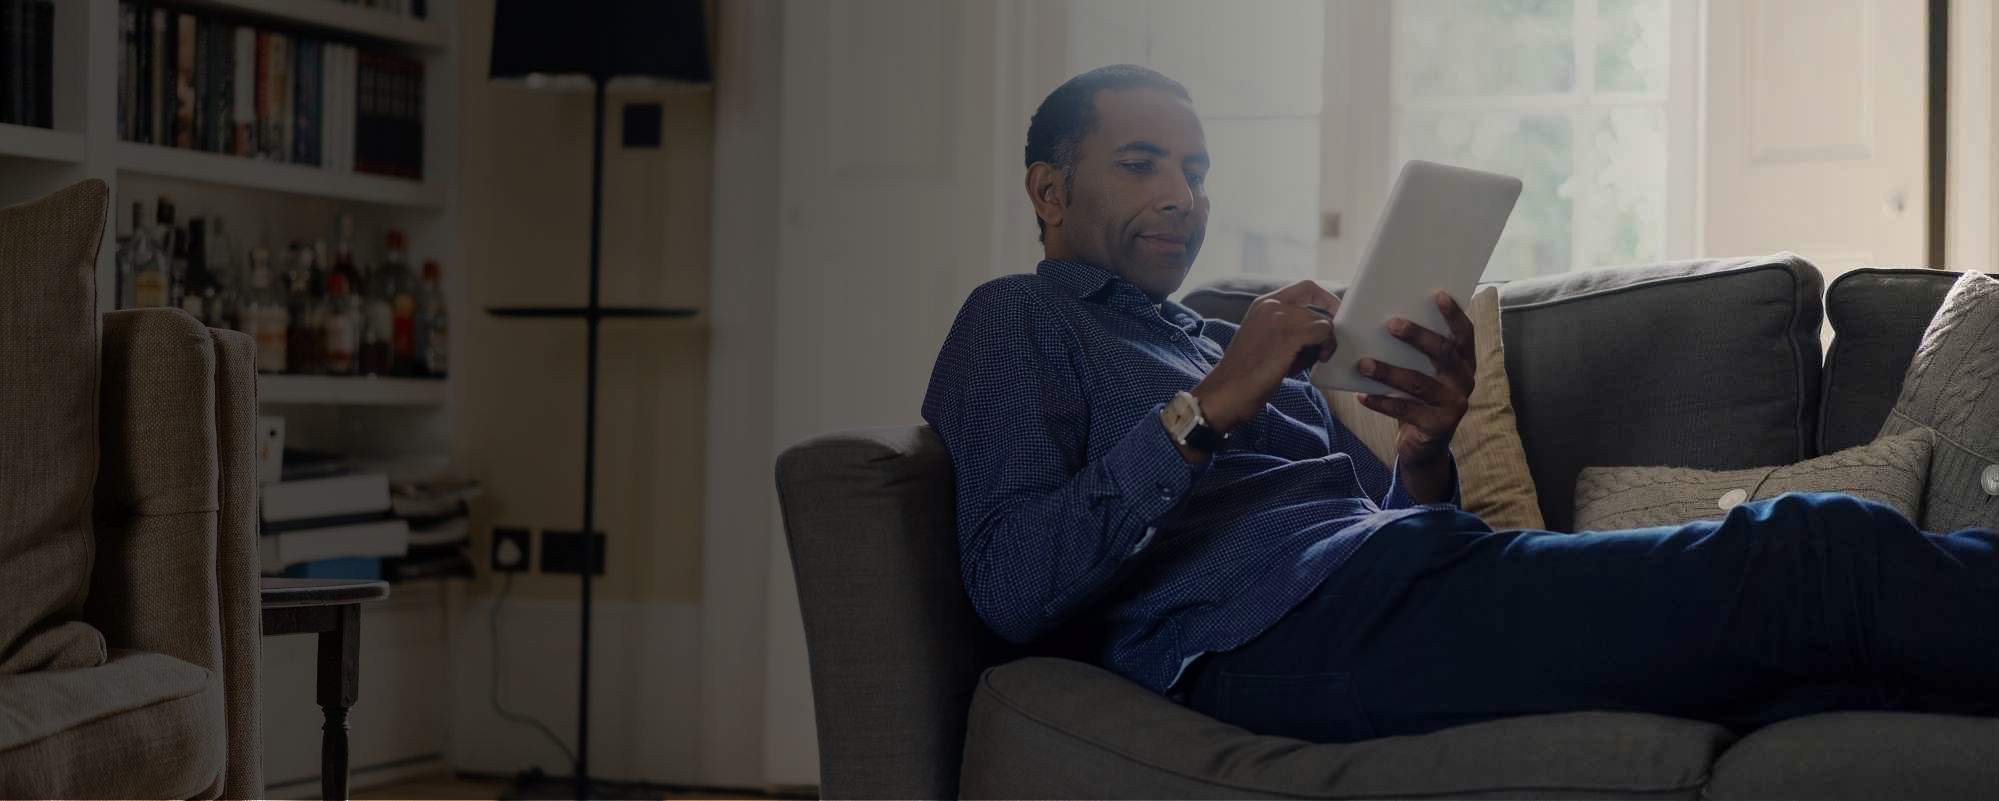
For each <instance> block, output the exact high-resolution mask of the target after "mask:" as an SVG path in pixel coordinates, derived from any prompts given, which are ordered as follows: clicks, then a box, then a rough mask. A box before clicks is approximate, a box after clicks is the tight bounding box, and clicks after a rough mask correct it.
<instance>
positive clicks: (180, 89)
mask: <svg viewBox="0 0 1999 801" xmlns="http://www.w3.org/2000/svg"><path fill="white" fill-rule="evenodd" d="M195 21H196V20H195V18H194V15H192V14H182V13H176V14H174V33H173V36H174V140H173V141H174V147H188V148H191V147H194V119H195V107H194V65H195V62H196V61H197V59H196V58H195V49H194V31H195Z"/></svg>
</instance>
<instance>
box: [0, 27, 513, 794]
mask: <svg viewBox="0 0 1999 801" xmlns="http://www.w3.org/2000/svg"><path fill="white" fill-rule="evenodd" d="M480 1H481V2H483V1H484V0H480ZM458 2H459V0H429V2H428V11H429V15H428V18H427V19H422V20H418V19H413V18H408V17H403V16H399V15H395V14H390V13H388V12H384V11H380V10H378V9H372V8H366V7H363V6H360V5H355V4H348V3H341V2H337V1H336V0H153V3H154V5H157V6H165V7H171V8H175V9H179V10H184V11H195V12H201V11H203V10H210V11H213V12H215V14H216V15H217V16H218V17H226V18H229V19H232V20H234V21H236V22H238V23H243V24H253V25H257V26H259V27H264V28H269V29H273V30H286V31H290V32H293V33H301V34H306V35H314V36H322V37H325V38H328V39H334V40H339V41H342V42H347V43H351V44H356V45H360V46H362V47H364V48H368V49H378V50H383V51H389V52H395V53H400V54H403V55H406V56H410V57H413V58H417V59H420V60H421V61H423V63H424V66H425V80H424V95H425V97H424V111H425V113H424V128H423V132H424V139H425V141H424V178H423V179H422V180H409V179H404V178H395V177H388V176H379V175H370V174H365V173H357V172H350V171H339V170H329V169H323V168H320V167H315V166H305V165H297V164H287V163H282V162H277V161H267V160H258V159H251V158H239V157H236V156H230V155H224V154H217V153H206V152H201V151H194V150H181V149H174V148H167V147H161V146H156V145H149V144H138V143H132V142H125V141H120V140H119V138H118V131H117V126H118V108H117V105H118V83H119V75H118V72H119V53H120V51H121V49H122V41H121V35H120V31H119V3H118V0H56V2H55V4H54V7H55V12H56V16H55V20H54V35H55V49H54V64H53V65H52V66H53V68H54V72H55V74H54V76H53V78H54V86H53V89H54V93H53V96H54V99H55V104H56V106H55V108H54V109H52V111H53V117H54V123H55V127H54V129H43V128H33V127H26V126H19V125H0V204H9V203H18V202H22V201H27V200H32V199H35V198H39V197H42V196H44V195H47V194H49V193H50V192H54V191H56V190H58V189H61V188H63V187H65V186H68V185H70V184H73V183H75V182H77V181H80V180H83V179H86V178H97V179H101V180H103V181H104V182H105V183H106V184H107V185H109V186H110V188H111V193H112V202H111V207H110V209H109V210H108V212H109V213H110V215H111V219H110V220H109V221H108V223H107V225H106V226H105V238H104V241H103V243H102V244H101V246H100V247H99V250H98V252H99V257H98V265H97V267H98V293H97V294H98V307H99V310H100V311H110V310H111V309H112V308H114V307H115V303H116V291H115V287H116V276H115V273H114V269H113V267H114V263H115V256H116V252H117V235H118V233H119V232H121V231H122V230H124V229H125V228H126V226H127V225H128V223H129V216H130V213H131V204H132V201H133V200H135V199H138V200H144V201H145V202H146V204H147V208H148V213H150V212H151V208H152V204H153V201H154V199H155V198H156V197H157V196H158V195H160V194H171V195H172V196H173V198H174V202H175V206H176V210H177V212H178V215H179V218H180V220H182V221H183V222H184V221H186V220H188V219H191V218H193V217H220V218H221V219H225V220H227V221H228V224H229V233H230V236H231V239H232V240H233V245H234V246H235V247H234V249H235V251H236V253H237V258H239V259H240V258H243V255H242V254H243V253H244V252H246V251H247V250H248V248H249V247H250V246H251V245H253V244H257V243H259V242H262V243H263V244H266V245H267V246H270V247H272V248H273V252H274V253H282V252H283V249H284V246H285V243H286V242H288V241H290V240H293V239H303V240H310V239H313V238H321V237H324V238H327V239H329V240H330V239H331V237H332V225H333V217H334V214H335V213H337V212H348V213H352V214H353V215H354V218H355V220H356V223H357V232H358V233H359V235H360V236H359V241H358V242H357V243H356V244H357V249H358V250H359V252H360V253H361V254H362V255H363V256H365V257H369V258H372V257H373V256H374V255H375V254H376V253H377V252H379V249H380V247H381V239H380V234H381V232H382V231H383V230H385V229H387V228H391V227H394V228H400V229H402V230H404V231H406V232H407V235H408V241H409V257H410V264H411V265H412V267H415V266H418V265H421V264H422V262H423V261H424V260H425V259H436V260H438V261H439V262H440V263H441V264H443V266H444V278H445V297H446V304H447V307H448V308H449V310H450V313H451V315H452V321H453V323H454V324H457V325H462V324H463V323H462V321H463V320H465V319H466V318H468V317H469V316H470V315H471V314H473V313H474V312H473V311H472V310H471V309H469V308H468V307H467V305H466V304H465V303H464V302H463V298H464V289H463V287H464V283H463V275H464V272H465V270H466V269H468V268H469V265H465V264H463V263H461V262H459V261H458V259H457V252H456V240H457V236H456V225H457V215H458V210H457V207H456V203H457V201H456V198H455V194H454V192H453V187H454V186H455V184H456V180H457V178H456V170H457V161H456V148H455V147H453V144H452V143H453V142H455V140H456V138H457V127H456V126H457V119H456V108H457V88H456V87H457V82H458V81H459V80H460V76H459V68H458V58H459V53H458V49H457V43H456V38H457V24H458V21H457V8H458V5H457V4H458ZM454 341H455V338H454ZM452 361H453V362H454V363H456V362H457V361H458V360H456V359H453V360H452ZM452 384H453V380H452V379H448V378H447V379H424V378H390V377H364V376H319V375H261V376H259V377H258V395H259V398H260V400H261V402H262V403H263V405H264V408H265V411H266V412H267V413H272V414H281V415H283V416H284V417H285V419H286V440H287V443H288V444H296V445H299V446H303V447H308V448H313V449H321V450H344V451H347V452H350V453H354V454H355V455H356V456H359V457H361V458H364V459H368V460H370V461H384V460H405V461H406V462H408V463H421V464H444V463H448V462H449V460H450V457H451V450H452V447H451V437H452V433H451V432H452V418H453V399H454V394H453V392H452ZM447 584H449V585H453V586H447ZM456 584H457V582H449V583H446V582H436V581H426V582H420V583H419V584H418V585H402V586H398V588H397V589H396V591H395V595H394V596H393V597H395V598H396V600H395V601H393V602H391V603H388V604H381V605H377V607H378V608H374V609H371V610H369V611H367V612H365V613H364V617H366V618H367V619H368V622H367V623H366V625H365V626H364V631H367V632H369V633H368V634H367V635H365V636H367V637H368V638H369V642H368V643H367V646H366V649H365V650H364V653H363V659H364V660H366V663H367V668H366V669H365V670H364V674H365V675H373V676H374V677H375V678H374V679H372V680H368V681H370V682H374V683H371V684H370V685H369V689H367V690H365V691H364V692H363V693H362V695H361V700H360V705H359V706H357V707H356V712H355V717H354V718H353V720H354V724H353V725H354V732H353V742H355V743H356V744H357V747H356V749H355V751H354V760H353V763H352V766H353V768H354V770H355V776H356V780H357V782H361V783H364V784H365V782H366V779H365V778H364V777H367V776H370V775H371V774H370V773H369V770H370V767H371V765H372V766H380V765H392V766H393V765H403V766H412V765H414V766H418V767H421V766H422V765H423V764H430V765H436V764H438V762H439V760H438V758H437V755H438V754H441V753H442V752H443V751H444V750H445V749H446V747H447V745H448V744H447V742H446V740H447V739H448V730H449V724H450V717H449V714H448V708H447V707H446V705H445V704H443V703H442V702H438V703H432V704H415V703H412V702H411V700H410V698H408V697H405V696H407V695H408V694H407V693H403V694H398V692H396V691H395V689H394V688H395V687H397V686H403V685H407V686H411V687H435V686H439V685H441V684H442V683H443V682H445V680H446V679H447V678H448V676H449V671H448V663H449V654H448V653H447V652H446V651H447V649H446V648H445V646H444V643H445V641H446V635H447V634H448V632H449V628H448V626H449V625H451V624H450V621H451V620H452V617H451V613H450V606H451V601H450V600H449V599H450V598H451V597H454V596H456V595H458V594H461V593H462V592H463V587H462V586H455V585H456ZM429 585H436V586H429ZM310 653H311V638H272V639H267V640H266V641H265V647H264V654H265V659H264V673H263V675H262V677H261V679H260V683H261V685H262V687H263V694H264V695H263V697H264V699H265V700H264V711H265V715H264V717H265V724H264V727H263V730H264V738H265V747H266V751H265V764H264V773H265V775H266V776H267V777H269V778H270V779H271V780H272V781H274V782H280V781H283V780H284V779H287V778H292V777H299V776H309V775H312V774H316V773H317V772H318V769H319V718H318V709H317V707H316V706H315V705H314V704H313V703H312V698H313V674H312V669H313V663H312V661H311V659H310ZM369 670H372V671H375V672H373V673H367V671H369ZM426 759H428V760H429V762H427V763H426V762H425V760H426ZM300 788H301V789H300V790H299V791H300V792H312V791H316V790H317V785H316V784H301V785H300ZM307 788H309V789H307ZM271 789H272V790H273V791H282V790H285V789H286V788H279V787H273V788H271Z"/></svg>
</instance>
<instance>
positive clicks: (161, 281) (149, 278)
mask: <svg viewBox="0 0 1999 801" xmlns="http://www.w3.org/2000/svg"><path fill="white" fill-rule="evenodd" d="M143 206H144V204H143V203H142V202H134V203H133V204H132V212H133V214H135V215H138V216H139V221H138V222H137V223H135V224H134V226H133V228H132V281H131V284H130V285H131V293H132V299H131V303H129V304H127V305H126V308H128V309H140V308H150V307H156V306H165V305H167V254H166V251H165V250H163V249H162V245H164V244H165V243H166V241H167V240H166V237H165V234H163V233H162V232H161V230H160V229H158V228H154V227H149V226H147V225H146V224H145V216H144V215H143V214H141V213H140V209H141V208H142V207H143Z"/></svg>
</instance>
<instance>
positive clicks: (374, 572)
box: [283, 556, 387, 581]
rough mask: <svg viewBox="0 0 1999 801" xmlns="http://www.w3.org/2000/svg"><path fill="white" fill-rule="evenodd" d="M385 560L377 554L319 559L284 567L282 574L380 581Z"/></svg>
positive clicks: (289, 576)
mask: <svg viewBox="0 0 1999 801" xmlns="http://www.w3.org/2000/svg"><path fill="white" fill-rule="evenodd" d="M386 561H387V560H385V559H383V558H381V557H379V556H372V557H371V556H350V557H345V558H341V559H320V560H318V561H314V562H305V563H302V564H296V565H292V566H291V567H288V568H285V570H284V573H283V575H284V577H285V578H311V579H353V580H357V581H361V580H365V581H380V580H381V579H382V578H383V572H384V571H383V565H384V563H385V562H386Z"/></svg>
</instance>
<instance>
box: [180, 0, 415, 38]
mask: <svg viewBox="0 0 1999 801" xmlns="http://www.w3.org/2000/svg"><path fill="white" fill-rule="evenodd" d="M175 5H176V6H180V7H185V8H190V9H216V10H220V11H227V12H229V13H232V14H241V15H244V16H247V17H254V18H257V19H260V20H267V21H270V22H274V23H283V24H287V25H293V26H305V27H310V28H317V29H319V30H321V31H324V32H327V33H337V34H345V35H348V36H358V37H363V38H367V39H374V40H378V41H383V42H393V43H396V44H401V45H407V46H411V47H416V48H419V49H423V50H443V49H444V48H445V46H446V43H447V42H448V41H449V37H448V36H447V35H446V31H445V30H444V26H443V25H441V24H439V23H438V22H437V21H436V20H434V19H416V18H413V17H407V16H402V15H399V14H392V13H389V12H386V11H382V10H379V9H373V8H366V7H363V6H360V5H355V4H348V3H340V2H335V0H177V2H176V3H175Z"/></svg>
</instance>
